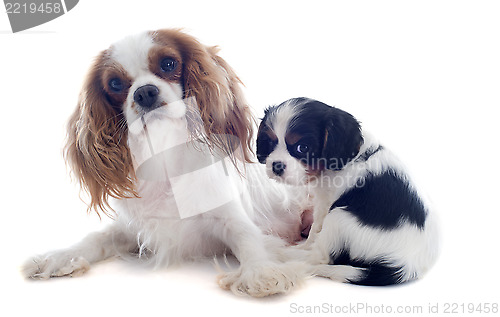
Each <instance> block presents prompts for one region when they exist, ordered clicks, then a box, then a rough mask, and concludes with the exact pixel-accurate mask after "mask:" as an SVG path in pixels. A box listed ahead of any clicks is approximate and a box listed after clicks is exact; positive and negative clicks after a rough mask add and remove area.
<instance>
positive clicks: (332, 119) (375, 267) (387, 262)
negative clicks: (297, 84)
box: [257, 98, 438, 285]
mask: <svg viewBox="0 0 500 317" xmlns="http://www.w3.org/2000/svg"><path fill="white" fill-rule="evenodd" d="M257 157H258V159H259V162H260V163H263V164H266V167H267V174H268V176H269V177H270V178H273V179H275V180H277V181H279V182H283V183H287V184H293V185H304V186H305V187H304V190H310V191H311V194H312V196H313V199H314V217H313V218H314V222H313V224H312V228H311V230H310V233H309V237H308V240H307V241H306V243H305V245H304V246H302V249H304V250H297V251H298V252H297V256H300V257H303V258H304V260H305V261H307V262H308V263H309V264H310V265H311V266H313V267H315V270H316V274H317V275H319V276H324V277H329V278H332V279H335V280H340V281H343V282H348V283H353V284H360V285H390V284H398V283H403V282H407V281H411V280H415V279H417V278H420V277H421V276H422V275H423V274H424V273H425V272H426V271H427V270H428V269H429V268H430V267H431V266H432V264H433V263H434V262H435V259H436V257H437V253H438V252H437V250H438V234H437V229H436V224H435V220H434V215H433V213H432V211H431V209H430V206H429V204H428V203H426V202H425V201H424V199H423V197H422V196H421V195H420V194H419V192H418V190H417V188H416V187H415V185H414V184H413V182H412V180H411V179H410V177H409V175H408V173H407V172H406V171H405V168H404V167H403V165H402V164H401V163H400V162H399V161H398V159H397V158H396V157H395V156H394V155H393V154H392V153H391V152H390V151H389V150H387V149H386V148H385V147H383V146H382V145H381V144H380V143H379V142H378V141H377V140H375V139H374V138H373V137H372V136H370V135H369V134H368V133H366V132H365V131H363V130H362V129H361V126H360V124H359V122H358V121H357V120H356V119H355V118H354V117H353V116H352V115H350V114H349V113H347V112H345V111H342V110H340V109H337V108H335V107H331V106H328V105H326V104H324V103H322V102H319V101H316V100H312V99H307V98H296V99H290V100H288V101H285V102H283V103H282V104H280V105H278V106H273V107H270V108H268V109H267V110H266V112H265V116H264V118H263V120H262V122H261V124H260V128H259V132H258V138H257ZM299 251H300V252H299ZM304 252H305V253H304ZM299 254H300V255H299ZM304 254H305V255H304Z"/></svg>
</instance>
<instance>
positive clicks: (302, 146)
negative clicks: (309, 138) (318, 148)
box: [296, 144, 309, 154]
mask: <svg viewBox="0 0 500 317" xmlns="http://www.w3.org/2000/svg"><path fill="white" fill-rule="evenodd" d="M296 151H297V153H300V154H305V153H307V152H309V146H307V145H306V144H299V145H297V148H296Z"/></svg>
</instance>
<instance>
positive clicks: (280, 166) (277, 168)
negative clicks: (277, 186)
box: [273, 161, 286, 176]
mask: <svg viewBox="0 0 500 317" xmlns="http://www.w3.org/2000/svg"><path fill="white" fill-rule="evenodd" d="M285 168H286V165H285V163H283V162H279V161H278V162H273V173H274V175H276V176H281V175H283V173H284V172H285Z"/></svg>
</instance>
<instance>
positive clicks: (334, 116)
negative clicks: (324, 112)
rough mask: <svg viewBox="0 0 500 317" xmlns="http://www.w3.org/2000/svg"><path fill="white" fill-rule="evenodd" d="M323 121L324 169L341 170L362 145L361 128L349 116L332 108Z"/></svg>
mask: <svg viewBox="0 0 500 317" xmlns="http://www.w3.org/2000/svg"><path fill="white" fill-rule="evenodd" d="M325 120H326V125H325V137H324V142H323V151H322V154H321V156H322V159H323V160H324V162H325V164H326V166H325V168H326V169H330V170H341V169H342V168H343V167H344V165H346V164H347V163H348V162H350V161H351V160H352V159H353V158H354V157H355V156H356V155H357V154H358V152H359V149H360V147H361V145H362V144H363V136H362V134H361V126H360V124H359V122H358V121H357V120H356V119H355V118H354V117H353V116H352V115H351V114H349V113H347V112H345V111H343V110H340V109H337V108H333V107H332V108H331V109H329V113H328V116H327V117H326V118H325Z"/></svg>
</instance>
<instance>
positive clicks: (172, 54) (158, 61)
mask: <svg viewBox="0 0 500 317" xmlns="http://www.w3.org/2000/svg"><path fill="white" fill-rule="evenodd" d="M158 44H159V45H157V46H154V47H153V48H151V50H150V51H149V56H148V60H149V70H150V71H151V72H152V73H153V74H155V75H156V76H158V77H160V78H162V79H164V80H166V81H169V82H179V81H180V80H181V77H182V67H183V66H182V56H181V54H180V53H179V51H178V49H177V48H175V47H173V46H172V45H165V44H162V43H158ZM165 59H170V60H171V62H172V63H174V65H175V68H174V69H173V70H172V71H170V72H165V71H164V70H162V69H161V67H162V61H164V60H165Z"/></svg>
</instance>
